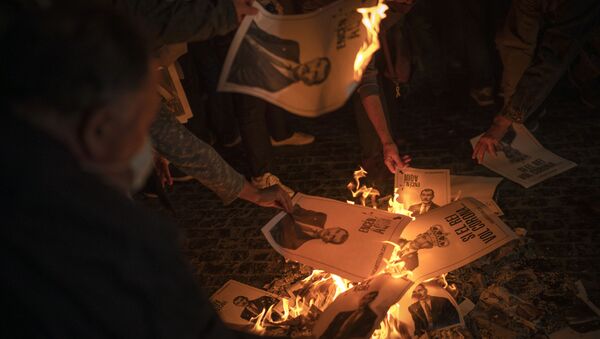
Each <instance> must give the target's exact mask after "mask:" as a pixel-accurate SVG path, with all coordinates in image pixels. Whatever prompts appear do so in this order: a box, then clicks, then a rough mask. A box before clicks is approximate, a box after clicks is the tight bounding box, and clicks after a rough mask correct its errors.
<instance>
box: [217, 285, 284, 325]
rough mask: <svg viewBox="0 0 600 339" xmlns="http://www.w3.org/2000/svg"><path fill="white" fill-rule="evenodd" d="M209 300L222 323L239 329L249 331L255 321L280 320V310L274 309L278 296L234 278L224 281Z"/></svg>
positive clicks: (278, 299)
mask: <svg viewBox="0 0 600 339" xmlns="http://www.w3.org/2000/svg"><path fill="white" fill-rule="evenodd" d="M210 301H211V302H212V304H213V306H214V307H215V310H216V311H217V313H218V314H219V316H220V317H221V319H222V320H223V322H224V323H226V324H228V325H229V326H232V327H234V328H237V329H240V330H247V331H250V330H251V329H252V328H253V327H254V324H255V323H256V322H259V323H262V324H264V323H265V322H267V323H268V322H269V321H273V322H276V321H279V320H281V314H280V312H279V311H277V310H275V307H277V305H278V303H279V301H280V298H279V297H278V296H276V295H274V294H271V293H268V292H266V291H263V290H259V289H258V288H254V287H252V286H248V285H245V284H242V283H240V282H237V281H235V280H229V281H228V282H227V283H225V285H223V287H221V288H220V289H219V290H218V291H216V292H215V293H214V294H213V295H212V296H211V297H210ZM278 309H279V308H278ZM267 312H268V313H269V314H267ZM265 316H266V317H267V318H268V319H264V317H265Z"/></svg>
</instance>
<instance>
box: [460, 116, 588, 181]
mask: <svg viewBox="0 0 600 339" xmlns="http://www.w3.org/2000/svg"><path fill="white" fill-rule="evenodd" d="M480 137H481V135H479V136H476V137H475V138H473V139H471V145H472V146H473V147H475V145H476V144H477V141H478V140H479V138H480ZM497 149H498V152H497V156H494V155H491V154H486V155H485V157H484V159H483V165H484V166H485V167H487V168H489V169H490V170H492V171H494V172H496V173H498V174H500V175H502V176H504V177H506V178H507V179H510V180H512V181H514V182H516V183H517V184H520V185H521V186H523V187H525V188H529V187H531V186H533V185H535V184H538V183H540V182H542V181H544V180H546V179H548V178H551V177H553V176H555V175H557V174H559V173H562V172H564V171H566V170H569V169H571V168H573V167H575V166H577V164H575V163H574V162H572V161H569V160H567V159H564V158H561V157H559V156H558V155H556V154H554V153H552V152H550V151H549V150H547V149H545V148H544V146H542V144H540V142H539V141H537V139H536V138H535V137H534V136H533V135H532V134H531V133H530V132H529V131H528V130H527V128H525V126H523V125H522V124H516V123H513V124H512V127H511V128H510V129H509V130H508V132H507V133H506V135H505V136H504V137H503V138H502V140H500V143H499V146H498V147H497Z"/></svg>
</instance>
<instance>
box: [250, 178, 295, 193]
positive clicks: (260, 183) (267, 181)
mask: <svg viewBox="0 0 600 339" xmlns="http://www.w3.org/2000/svg"><path fill="white" fill-rule="evenodd" d="M273 185H279V186H281V188H283V190H284V191H286V192H287V194H289V195H290V197H291V196H293V195H294V193H295V192H294V191H293V190H292V189H291V188H289V187H287V186H286V185H284V184H282V183H281V181H280V180H279V178H278V177H276V176H274V175H273V174H271V173H269V172H267V173H265V174H263V175H261V176H260V177H254V178H252V186H254V187H256V188H258V189H263V188H267V187H271V186H273Z"/></svg>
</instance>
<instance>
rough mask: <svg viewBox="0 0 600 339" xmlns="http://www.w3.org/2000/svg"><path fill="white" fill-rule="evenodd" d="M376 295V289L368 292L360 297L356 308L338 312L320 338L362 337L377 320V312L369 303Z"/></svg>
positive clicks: (377, 293)
mask: <svg viewBox="0 0 600 339" xmlns="http://www.w3.org/2000/svg"><path fill="white" fill-rule="evenodd" d="M377 295H379V292H377V291H372V292H369V293H367V294H365V295H364V296H363V297H362V298H361V299H360V303H359V305H358V308H357V309H356V310H354V311H346V312H340V313H338V314H337V315H336V316H335V318H334V319H333V320H332V321H331V323H329V326H328V327H327V329H326V330H325V332H323V335H321V337H320V338H321V339H330V338H331V339H333V338H340V339H341V338H364V337H366V336H367V335H369V332H371V329H372V328H373V326H374V325H375V320H377V314H376V313H375V312H373V310H372V309H371V307H369V304H371V303H372V302H373V300H375V299H376V298H377Z"/></svg>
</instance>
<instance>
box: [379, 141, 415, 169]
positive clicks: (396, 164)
mask: <svg viewBox="0 0 600 339" xmlns="http://www.w3.org/2000/svg"><path fill="white" fill-rule="evenodd" d="M411 160H412V159H411V158H410V156H409V155H404V156H402V157H400V154H398V146H396V144H395V143H393V142H390V143H386V144H383V162H384V163H385V165H386V166H387V168H388V169H389V170H390V172H392V173H396V171H397V170H399V169H403V168H405V167H407V166H408V164H409V163H410V162H411Z"/></svg>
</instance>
